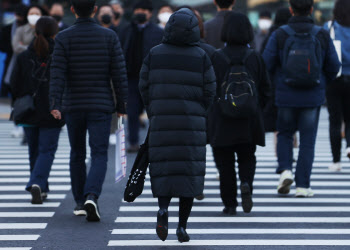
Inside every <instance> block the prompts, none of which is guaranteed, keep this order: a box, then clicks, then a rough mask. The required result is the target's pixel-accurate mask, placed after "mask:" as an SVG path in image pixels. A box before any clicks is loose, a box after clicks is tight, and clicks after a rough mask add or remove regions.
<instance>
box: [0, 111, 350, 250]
mask: <svg viewBox="0 0 350 250" xmlns="http://www.w3.org/2000/svg"><path fill="white" fill-rule="evenodd" d="M327 127H328V123H327V114H326V112H325V110H323V112H322V115H321V122H320V132H319V136H318V141H317V150H316V161H315V164H314V170H313V178H312V187H313V189H314V191H315V197H313V198H310V199H296V198H294V197H293V194H294V191H295V190H294V189H293V190H292V192H291V195H289V196H287V197H279V196H277V195H276V186H277V181H278V176H277V175H275V174H274V168H275V166H276V159H275V156H274V149H273V137H272V135H268V138H267V142H268V147H266V148H265V149H259V150H258V153H257V155H258V167H257V169H258V170H257V174H256V180H255V191H254V192H255V195H254V202H255V206H254V208H253V211H252V213H251V214H244V213H243V212H241V210H240V209H239V210H238V215H237V216H234V217H228V216H224V215H223V214H222V212H221V211H222V208H223V207H222V204H221V202H220V196H219V193H218V181H217V180H216V172H215V166H214V162H213V158H212V154H211V150H210V148H208V153H207V176H206V187H205V194H206V199H204V200H203V201H201V202H198V201H197V202H195V206H194V208H193V212H192V215H191V218H190V221H189V225H188V228H189V234H190V235H191V239H192V240H191V242H190V243H189V244H180V243H178V242H177V241H176V236H175V234H174V229H176V225H177V223H176V222H177V210H178V208H177V205H178V203H177V200H176V199H174V201H173V202H172V204H171V207H170V221H171V222H170V229H171V230H170V234H169V237H168V240H167V241H165V242H161V241H160V240H159V239H158V238H157V236H156V235H155V230H154V227H155V219H156V211H157V202H156V200H155V199H153V198H152V194H151V192H150V186H149V179H147V181H146V185H145V190H144V193H143V195H142V196H141V197H140V198H139V199H137V200H136V202H135V203H131V204H127V203H123V202H122V196H123V192H124V187H125V182H126V178H125V179H124V180H123V181H122V182H120V183H117V184H116V183H115V182H114V147H111V148H110V151H109V159H110V160H109V166H108V173H107V177H106V181H105V184H104V188H103V193H102V196H101V197H100V199H99V205H100V212H101V216H102V220H101V222H99V223H89V222H87V221H86V220H85V218H83V217H75V216H74V215H73V208H74V206H75V204H74V201H73V198H72V195H71V192H70V190H69V189H70V186H69V172H68V161H69V154H68V153H69V144H68V140H67V134H66V132H63V133H62V135H61V139H60V146H59V149H58V152H57V155H56V160H55V163H54V166H53V170H52V173H51V176H50V183H51V188H52V192H51V193H50V194H49V200H48V201H47V202H46V203H45V204H46V207H42V206H41V207H40V206H31V205H29V204H30V203H29V195H28V194H27V193H26V192H25V191H24V190H23V188H24V185H25V181H26V179H27V178H28V174H29V173H28V172H29V171H28V160H27V153H26V150H27V149H26V147H24V146H19V141H20V139H13V138H10V135H9V132H10V130H11V129H12V125H11V124H10V123H8V122H0V250H1V249H11V248H8V247H15V248H12V249H22V250H24V249H69V250H70V249H72V250H75V249H83V250H85V249H142V250H146V249H150V250H151V249H152V250H154V249H162V250H163V249H191V250H192V249H208V250H209V249H210V250H211V249H272V250H274V249H312V250H313V249H315V250H316V249H317V250H319V249H350V227H349V225H350V216H349V215H350V192H349V189H350V163H349V160H348V159H345V158H343V161H344V164H343V166H344V170H343V172H342V173H329V172H328V169H327V166H328V165H329V163H330V162H331V155H330V150H329V143H328V132H327ZM142 134H143V136H144V135H145V131H142ZM296 152H297V151H296ZM134 157H135V155H128V169H129V170H130V168H131V165H132V162H133V160H134ZM50 197H51V198H50ZM45 204H44V205H45Z"/></svg>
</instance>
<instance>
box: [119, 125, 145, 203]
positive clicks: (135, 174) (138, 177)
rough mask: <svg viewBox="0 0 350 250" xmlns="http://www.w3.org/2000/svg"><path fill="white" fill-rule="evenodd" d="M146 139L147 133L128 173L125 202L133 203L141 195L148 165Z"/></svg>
mask: <svg viewBox="0 0 350 250" xmlns="http://www.w3.org/2000/svg"><path fill="white" fill-rule="evenodd" d="M148 138H149V131H148V133H147V137H146V140H145V142H144V144H142V145H141V146H140V149H139V152H138V153H137V156H136V159H135V162H134V165H133V167H132V169H131V172H130V176H129V180H128V182H127V184H126V187H125V191H124V200H125V201H126V202H133V201H134V200H135V199H136V198H137V197H138V196H140V195H141V194H142V191H143V188H144V185H145V179H146V173H147V168H148V165H149V159H148Z"/></svg>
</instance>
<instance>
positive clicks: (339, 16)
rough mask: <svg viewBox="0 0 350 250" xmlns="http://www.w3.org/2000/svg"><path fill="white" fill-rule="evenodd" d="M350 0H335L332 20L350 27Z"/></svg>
mask: <svg viewBox="0 0 350 250" xmlns="http://www.w3.org/2000/svg"><path fill="white" fill-rule="evenodd" d="M349 13H350V1H349V0H337V1H336V2H335V5H334V10H333V15H334V20H335V21H337V22H338V23H339V24H340V25H342V26H346V27H350V15H349Z"/></svg>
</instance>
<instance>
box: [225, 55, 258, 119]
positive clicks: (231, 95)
mask: <svg viewBox="0 0 350 250" xmlns="http://www.w3.org/2000/svg"><path fill="white" fill-rule="evenodd" d="M220 52H221V54H222V55H223V56H224V57H225V59H226V61H227V62H228V63H229V64H230V69H229V71H228V72H227V73H226V76H225V81H224V82H223V83H222V85H221V93H220V98H219V100H218V102H219V106H220V110H221V113H222V115H224V116H226V117H231V118H235V119H249V118H252V117H254V116H255V115H256V112H257V109H258V98H257V91H256V88H255V82H254V80H253V77H252V76H251V74H250V73H249V71H248V70H247V67H246V65H245V64H246V61H247V59H248V57H249V56H250V55H251V54H252V53H253V52H254V51H253V50H252V49H248V50H247V51H246V53H245V54H244V56H243V58H242V60H240V61H239V62H238V63H237V62H233V61H232V60H231V59H230V58H229V57H228V56H227V55H226V54H225V53H224V52H223V51H222V50H221V51H220Z"/></svg>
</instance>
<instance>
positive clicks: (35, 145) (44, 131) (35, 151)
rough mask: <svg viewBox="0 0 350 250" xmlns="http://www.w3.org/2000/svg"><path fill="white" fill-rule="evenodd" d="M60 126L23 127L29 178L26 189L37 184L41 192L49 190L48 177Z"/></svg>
mask: <svg viewBox="0 0 350 250" xmlns="http://www.w3.org/2000/svg"><path fill="white" fill-rule="evenodd" d="M60 131H61V128H39V127H25V128H24V132H25V135H26V138H27V141H28V149H29V162H30V172H31V174H30V179H29V182H28V184H27V187H26V190H28V191H30V188H31V186H32V185H33V184H36V185H39V186H40V188H41V191H42V192H48V191H49V184H48V178H49V175H50V171H51V167H52V163H53V160H54V159H55V153H56V150H57V146H58V138H59V135H60Z"/></svg>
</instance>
